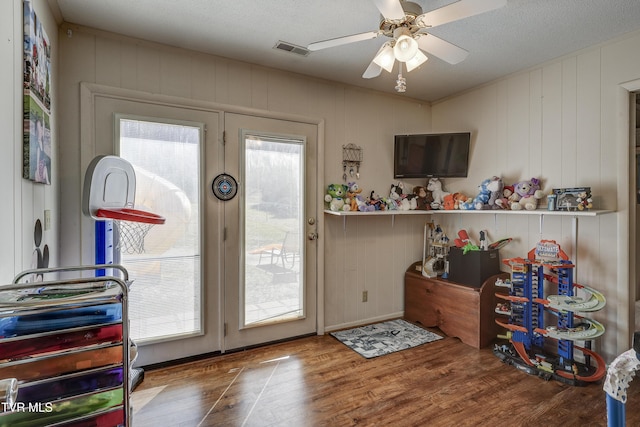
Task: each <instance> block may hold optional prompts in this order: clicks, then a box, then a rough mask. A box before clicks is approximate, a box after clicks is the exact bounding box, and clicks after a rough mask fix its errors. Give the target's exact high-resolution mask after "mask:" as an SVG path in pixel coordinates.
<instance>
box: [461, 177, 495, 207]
mask: <svg viewBox="0 0 640 427" xmlns="http://www.w3.org/2000/svg"><path fill="white" fill-rule="evenodd" d="M503 188H504V184H503V182H502V178H500V177H499V176H492V177H491V178H487V179H485V180H484V181H482V182H481V183H480V186H479V187H478V195H477V196H476V197H474V198H473V200H471V201H469V200H467V201H465V202H463V203H461V204H460V209H464V210H484V209H500V206H498V205H497V204H496V200H498V199H499V198H500V196H502V189H503Z"/></svg>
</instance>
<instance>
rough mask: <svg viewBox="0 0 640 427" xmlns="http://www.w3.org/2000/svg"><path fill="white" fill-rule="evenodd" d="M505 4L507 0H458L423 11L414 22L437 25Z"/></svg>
mask: <svg viewBox="0 0 640 427" xmlns="http://www.w3.org/2000/svg"><path fill="white" fill-rule="evenodd" d="M506 4H507V0H459V1H457V2H455V3H451V4H448V5H446V6H443V7H441V8H440V9H436V10H432V11H431V12H427V13H423V14H422V15H420V16H418V17H417V18H416V23H417V24H418V25H419V26H421V27H437V26H438V25H442V24H446V23H448V22H453V21H457V20H459V19H464V18H468V17H470V16H473V15H478V14H481V13H484V12H489V11H490V10H494V9H498V8H501V7H503V6H505V5H506Z"/></svg>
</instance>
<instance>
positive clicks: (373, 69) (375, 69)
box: [362, 61, 382, 79]
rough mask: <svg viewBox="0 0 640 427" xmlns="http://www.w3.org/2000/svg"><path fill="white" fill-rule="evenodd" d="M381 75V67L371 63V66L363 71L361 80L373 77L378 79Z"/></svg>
mask: <svg viewBox="0 0 640 427" xmlns="http://www.w3.org/2000/svg"><path fill="white" fill-rule="evenodd" d="M381 73H382V67H381V66H379V65H378V64H376V63H375V62H373V61H371V64H369V66H368V67H367V69H366V70H364V73H363V74H362V78H363V79H372V78H374V77H378V76H379V75H380V74H381Z"/></svg>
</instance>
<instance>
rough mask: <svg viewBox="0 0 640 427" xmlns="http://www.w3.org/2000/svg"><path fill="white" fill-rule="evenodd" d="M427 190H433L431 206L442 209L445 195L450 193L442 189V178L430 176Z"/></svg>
mask: <svg viewBox="0 0 640 427" xmlns="http://www.w3.org/2000/svg"><path fill="white" fill-rule="evenodd" d="M427 190H429V191H431V196H432V197H433V202H431V208H432V209H441V208H442V204H443V203H444V196H446V195H447V194H449V193H448V192H446V191H444V190H443V189H442V182H440V179H439V178H429V182H428V183H427Z"/></svg>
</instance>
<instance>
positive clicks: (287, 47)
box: [273, 40, 309, 56]
mask: <svg viewBox="0 0 640 427" xmlns="http://www.w3.org/2000/svg"><path fill="white" fill-rule="evenodd" d="M273 48H274V49H279V50H284V51H285V52H290V53H295V54H296V55H300V56H307V55H309V49H307V48H306V47H302V46H296V45H295V44H292V43H289V42H283V41H282V40H278V43H276V45H275V46H274V47H273Z"/></svg>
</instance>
